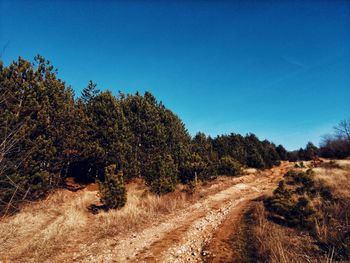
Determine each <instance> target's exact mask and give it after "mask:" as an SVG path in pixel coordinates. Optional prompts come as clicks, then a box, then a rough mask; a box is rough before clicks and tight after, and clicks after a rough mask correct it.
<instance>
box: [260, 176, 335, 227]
mask: <svg viewBox="0 0 350 263" xmlns="http://www.w3.org/2000/svg"><path fill="white" fill-rule="evenodd" d="M329 195H330V193H329V192H327V189H326V188H325V187H324V186H323V185H322V184H321V183H319V182H316V181H315V180H314V174H313V172H312V170H307V171H306V172H296V171H289V172H287V173H286V174H285V175H284V180H283V181H281V182H280V183H279V185H278V187H277V189H276V190H275V191H274V192H273V196H272V197H270V198H267V199H266V200H265V201H264V205H265V207H266V209H267V210H268V211H269V212H270V216H271V218H274V219H278V220H279V221H280V222H282V223H284V224H286V225H289V226H297V227H300V228H305V229H310V230H311V229H314V228H315V223H316V221H317V220H319V219H320V212H319V210H320V207H318V206H317V205H318V203H319V202H318V199H319V198H324V197H327V198H329Z"/></svg>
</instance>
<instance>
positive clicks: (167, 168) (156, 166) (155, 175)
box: [145, 155, 177, 194]
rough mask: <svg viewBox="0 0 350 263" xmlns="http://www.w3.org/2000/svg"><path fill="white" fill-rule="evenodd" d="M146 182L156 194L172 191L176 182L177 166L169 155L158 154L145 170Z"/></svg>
mask: <svg viewBox="0 0 350 263" xmlns="http://www.w3.org/2000/svg"><path fill="white" fill-rule="evenodd" d="M145 179H146V184H147V185H148V186H149V187H150V189H151V191H152V192H154V193H156V194H165V193H169V192H172V191H174V189H175V185H176V183H177V167H176V165H175V163H174V161H173V159H172V157H171V156H170V155H166V156H164V157H161V156H158V157H157V158H156V159H155V160H153V161H152V162H151V164H150V166H149V167H148V169H147V170H146V171H145Z"/></svg>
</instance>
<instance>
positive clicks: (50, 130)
mask: <svg viewBox="0 0 350 263" xmlns="http://www.w3.org/2000/svg"><path fill="white" fill-rule="evenodd" d="M0 107H1V108H0V136H1V137H0V140H1V141H0V143H1V152H0V154H1V155H0V165H1V167H0V211H2V212H4V211H5V212H6V211H8V210H15V209H16V208H17V204H18V203H19V201H22V200H26V199H36V198H39V197H41V196H43V195H45V194H46V193H47V191H48V190H49V189H51V188H53V187H57V186H59V185H62V183H63V179H64V178H66V177H71V176H73V177H75V178H76V180H78V181H81V182H93V181H95V180H99V181H101V182H102V184H101V185H102V186H103V185H104V183H103V182H106V185H104V187H102V189H103V191H104V192H105V193H106V194H105V197H104V200H105V201H104V202H106V203H108V206H111V207H119V203H120V202H119V201H118V202H117V203H118V205H115V204H114V203H113V202H112V203H111V202H110V200H109V197H108V196H110V195H111V194H108V191H109V193H112V192H114V190H115V189H114V190H113V188H111V187H107V185H112V184H114V183H116V184H118V185H119V184H120V182H121V181H120V178H119V177H120V174H123V180H126V181H128V180H131V179H133V178H135V177H142V178H144V179H145V182H146V184H147V185H148V186H149V187H150V189H151V190H152V191H154V192H156V193H158V194H161V193H166V192H169V191H172V190H173V189H174V187H175V185H176V183H178V182H179V181H181V182H183V183H191V182H193V181H194V180H202V181H203V180H208V179H211V178H213V177H215V176H217V175H218V174H230V175H237V174H239V172H240V167H241V166H251V167H255V168H269V167H272V166H273V165H278V164H279V162H280V159H282V160H285V159H286V156H285V154H286V150H285V149H284V148H283V146H278V147H276V146H275V145H274V144H272V143H270V142H268V141H266V140H265V141H260V140H259V139H258V138H257V137H256V136H255V135H254V134H249V135H247V136H245V137H244V136H241V135H238V134H230V135H222V136H218V137H216V138H214V139H213V138H211V137H207V136H206V135H205V134H203V133H198V134H196V135H195V136H194V137H193V138H191V136H190V135H189V133H188V131H187V130H186V128H185V126H184V124H183V122H182V121H181V120H180V119H179V117H178V116H176V115H175V114H174V113H173V112H171V111H170V110H169V109H167V108H166V107H165V106H164V105H163V104H162V103H161V102H158V101H157V99H156V98H155V97H154V96H153V95H152V94H151V93H149V92H146V93H145V94H144V95H141V94H139V93H136V94H135V95H131V94H127V95H125V94H123V93H119V94H118V96H114V95H113V94H112V93H111V92H110V91H103V92H101V91H100V90H98V89H97V87H96V84H94V83H93V82H91V81H90V82H89V84H88V86H87V87H86V88H85V89H84V90H83V92H82V95H81V96H80V97H76V96H75V94H74V92H73V90H72V89H71V88H70V87H69V86H67V85H66V84H65V82H64V81H62V80H61V79H59V78H58V77H57V71H56V70H55V69H54V67H53V66H52V65H51V64H50V62H48V61H46V60H45V59H44V58H42V57H40V56H37V57H36V58H35V61H34V63H30V62H28V61H26V60H24V59H22V58H19V59H18V61H14V62H12V63H11V64H10V65H9V66H7V67H6V66H4V65H3V64H2V62H0ZM114 166H115V171H116V174H117V175H118V177H117V179H116V180H117V181H115V180H114V179H115V178H114V177H113V176H112V173H111V171H109V170H110V167H114ZM106 169H107V170H106ZM117 171H118V172H117ZM118 178H119V179H118ZM118 191H119V190H118ZM110 203H111V204H110Z"/></svg>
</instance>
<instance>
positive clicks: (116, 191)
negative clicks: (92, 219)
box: [99, 164, 126, 209]
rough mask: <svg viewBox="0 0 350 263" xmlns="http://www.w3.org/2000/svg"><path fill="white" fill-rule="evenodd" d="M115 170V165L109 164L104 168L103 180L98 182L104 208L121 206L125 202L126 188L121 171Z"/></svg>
mask: <svg viewBox="0 0 350 263" xmlns="http://www.w3.org/2000/svg"><path fill="white" fill-rule="evenodd" d="M115 172H116V165H114V164H113V165H109V166H107V167H105V170H104V180H103V182H100V183H99V186H100V195H101V202H102V203H103V204H104V206H105V207H106V209H116V208H121V207H123V206H124V205H125V203H126V189H125V186H124V180H123V172H122V171H118V172H117V174H116V173H115Z"/></svg>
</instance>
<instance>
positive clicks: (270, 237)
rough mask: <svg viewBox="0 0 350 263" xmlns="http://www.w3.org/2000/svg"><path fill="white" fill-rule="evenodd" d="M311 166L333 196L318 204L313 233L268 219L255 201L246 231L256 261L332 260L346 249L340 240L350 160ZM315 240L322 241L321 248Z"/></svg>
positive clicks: (349, 196) (348, 210)
mask: <svg viewBox="0 0 350 263" xmlns="http://www.w3.org/2000/svg"><path fill="white" fill-rule="evenodd" d="M306 166H309V164H308V163H306ZM304 170H305V169H304ZM313 170H314V172H315V179H316V180H319V181H321V182H322V183H323V184H324V185H326V186H329V187H330V189H331V192H332V195H333V198H334V201H333V202H325V203H324V204H322V213H323V220H321V221H320V222H316V233H308V232H307V231H301V230H297V229H292V228H288V227H285V226H281V225H278V224H276V223H274V222H271V221H270V220H268V219H267V212H266V211H265V208H264V206H263V204H262V203H261V202H260V203H259V204H256V205H255V206H254V209H253V210H252V212H251V213H252V214H251V215H250V216H252V217H253V219H254V220H253V223H252V224H251V225H250V234H251V235H252V236H253V239H254V240H255V241H254V242H256V244H255V247H256V248H257V251H256V254H257V258H258V260H259V261H260V262H274V263H277V262H284V263H295V262H335V260H336V259H337V257H341V255H340V253H341V251H342V250H344V249H346V246H348V249H349V250H350V248H349V246H350V244H349V243H347V244H346V243H344V234H345V233H347V232H348V231H350V225H349V218H350V160H342V161H336V163H335V165H333V164H332V165H325V166H323V167H318V168H314V169H313ZM330 218H331V219H330ZM316 244H323V250H322V249H321V248H320V247H319V246H318V245H316ZM342 247H343V248H342ZM336 262H346V261H336Z"/></svg>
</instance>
